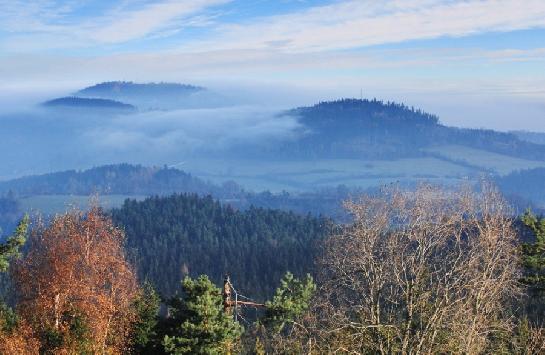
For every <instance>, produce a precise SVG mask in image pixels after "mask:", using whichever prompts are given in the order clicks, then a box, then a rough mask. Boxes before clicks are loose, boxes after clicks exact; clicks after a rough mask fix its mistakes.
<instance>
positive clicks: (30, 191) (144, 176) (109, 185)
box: [0, 164, 226, 196]
mask: <svg viewBox="0 0 545 355" xmlns="http://www.w3.org/2000/svg"><path fill="white" fill-rule="evenodd" d="M10 191H11V192H12V193H14V194H16V195H18V196H29V195H90V194H94V193H98V194H100V195H105V194H122V195H123V194H128V195H154V194H159V195H164V194H171V193H174V192H194V193H199V194H215V193H218V194H220V192H225V191H226V189H221V188H220V187H217V186H215V185H213V184H210V183H207V182H205V181H203V180H201V179H199V178H196V177H194V176H192V175H191V174H188V173H185V172H183V171H181V170H178V169H174V168H168V167H162V168H158V167H143V166H140V165H130V164H117V165H105V166H100V167H96V168H92V169H88V170H83V171H78V170H68V171H62V172H56V173H50V174H44V175H33V176H27V177H22V178H18V179H14V180H9V181H4V182H0V195H4V194H6V193H8V192H10ZM220 195H221V194H220Z"/></svg>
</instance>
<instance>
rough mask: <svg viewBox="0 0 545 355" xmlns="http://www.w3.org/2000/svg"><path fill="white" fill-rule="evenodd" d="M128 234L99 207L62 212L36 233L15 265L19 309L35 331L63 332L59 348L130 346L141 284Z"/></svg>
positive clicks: (98, 350)
mask: <svg viewBox="0 0 545 355" xmlns="http://www.w3.org/2000/svg"><path fill="white" fill-rule="evenodd" d="M123 239H124V234H123V232H122V231H121V230H120V229H118V228H116V227H115V226H114V225H113V223H112V221H111V220H110V219H109V218H108V217H106V216H105V215H104V214H103V213H102V212H101V211H100V210H99V209H98V208H93V209H91V210H90V211H89V212H87V213H83V212H78V211H72V212H68V213H66V214H64V215H60V216H57V217H55V218H54V219H53V221H52V222H51V224H50V225H49V226H47V227H43V226H42V227H39V228H37V229H36V230H35V231H34V232H33V233H32V234H31V237H30V240H29V247H30V248H29V251H28V253H27V254H26V255H25V257H24V258H23V259H21V260H19V261H18V262H17V263H16V264H15V267H14V268H13V276H14V281H15V285H16V289H17V292H18V299H19V302H18V307H17V309H18V313H19V315H20V317H21V318H22V319H23V320H24V321H26V322H27V323H28V324H30V326H31V327H32V328H33V329H34V332H35V333H36V334H42V338H43V334H54V335H55V337H56V339H61V341H58V344H55V347H54V349H52V351H53V352H54V353H57V354H72V353H78V352H80V351H81V346H85V350H86V351H88V352H91V353H101V354H104V353H107V354H108V353H109V354H117V353H125V352H126V351H127V347H128V335H129V331H130V328H131V325H132V324H133V322H134V321H135V318H136V314H135V312H134V309H133V307H132V304H133V301H134V299H135V297H136V296H137V295H138V293H139V288H138V284H137V279H136V274H135V271H134V270H133V268H132V267H131V265H130V264H129V262H128V261H127V258H126V256H125V252H124V249H123ZM76 327H79V328H78V330H77V331H75V330H74V329H75V328H76ZM42 343H43V339H42ZM82 344H83V345H82ZM43 346H44V344H42V347H43ZM78 347H79V348H78Z"/></svg>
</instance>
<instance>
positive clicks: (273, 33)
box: [183, 0, 545, 51]
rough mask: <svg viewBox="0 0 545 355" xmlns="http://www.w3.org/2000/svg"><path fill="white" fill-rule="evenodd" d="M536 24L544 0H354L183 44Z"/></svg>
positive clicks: (326, 42)
mask: <svg viewBox="0 0 545 355" xmlns="http://www.w3.org/2000/svg"><path fill="white" fill-rule="evenodd" d="M535 27H545V2H544V1H543V0H525V1H524V3H521V2H520V0H467V1H449V0H407V1H399V0H386V1H374V0H354V1H347V2H340V3H334V4H331V5H326V6H316V7H312V8H309V9H306V10H304V11H299V12H295V13H290V14H287V15H281V16H270V17H265V18H259V19H254V20H250V21H248V22H246V23H239V24H225V25H223V26H221V27H220V28H218V31H217V33H216V36H215V37H213V38H211V40H210V41H208V42H204V43H203V42H199V43H193V44H191V45H188V46H185V47H183V48H185V49H193V50H200V49H202V48H204V47H207V48H210V47H212V48H223V49H247V48H254V49H255V48H273V49H277V50H287V51H317V50H335V49H349V48H356V47H363V46H370V45H377V44H385V43H395V42H402V41H406V40H417V39H430V38H437V37H442V36H465V35H470V34H475V33H482V32H491V31H512V30H520V29H528V28H535Z"/></svg>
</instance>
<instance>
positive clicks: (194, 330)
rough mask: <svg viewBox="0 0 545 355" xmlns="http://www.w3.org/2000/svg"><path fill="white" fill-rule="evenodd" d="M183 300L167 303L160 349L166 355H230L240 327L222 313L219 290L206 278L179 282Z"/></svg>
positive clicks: (176, 299) (175, 299)
mask: <svg viewBox="0 0 545 355" xmlns="http://www.w3.org/2000/svg"><path fill="white" fill-rule="evenodd" d="M182 288H183V293H184V295H183V297H176V298H173V299H172V300H171V302H170V308H169V311H170V313H171V318H170V326H169V330H168V334H167V335H166V336H165V337H164V339H163V346H164V349H165V351H166V352H167V353H169V354H189V353H190V354H224V353H230V352H231V351H232V350H233V348H234V345H235V343H236V341H237V340H238V338H239V337H240V335H241V334H242V328H241V326H240V325H239V324H238V323H237V322H236V321H235V320H233V318H232V316H231V315H230V314H227V313H226V312H224V309H223V299H222V295H221V290H220V289H219V288H218V287H216V286H215V285H214V284H213V283H212V282H211V281H210V280H209V279H208V277H207V276H204V275H202V276H200V277H199V278H198V279H196V280H193V279H191V278H189V277H186V278H185V279H184V280H183V282H182Z"/></svg>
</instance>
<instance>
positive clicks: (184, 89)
mask: <svg viewBox="0 0 545 355" xmlns="http://www.w3.org/2000/svg"><path fill="white" fill-rule="evenodd" d="M203 90H205V88H203V87H200V86H194V85H188V84H178V83H163V82H160V83H134V82H132V81H107V82H103V83H99V84H96V85H93V86H89V87H86V88H85V89H82V90H80V91H78V92H77V93H76V95H84V96H96V97H104V96H105V97H108V98H112V97H123V96H150V95H151V96H163V95H168V96H171V95H188V94H192V93H195V92H198V91H203Z"/></svg>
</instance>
